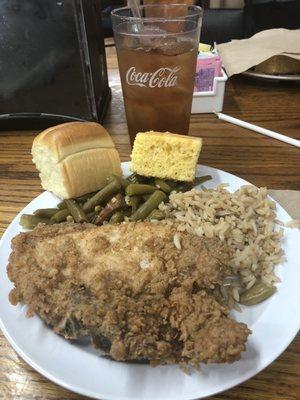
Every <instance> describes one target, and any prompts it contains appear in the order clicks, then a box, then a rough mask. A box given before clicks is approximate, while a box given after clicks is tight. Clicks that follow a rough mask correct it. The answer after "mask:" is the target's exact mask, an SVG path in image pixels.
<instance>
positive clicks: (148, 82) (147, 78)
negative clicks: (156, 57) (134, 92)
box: [126, 67, 180, 88]
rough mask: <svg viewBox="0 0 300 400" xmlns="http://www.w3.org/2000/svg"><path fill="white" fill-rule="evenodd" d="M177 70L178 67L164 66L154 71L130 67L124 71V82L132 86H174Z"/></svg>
mask: <svg viewBox="0 0 300 400" xmlns="http://www.w3.org/2000/svg"><path fill="white" fill-rule="evenodd" d="M179 70H180V67H174V68H166V67H164V68H159V69H158V70H156V71H155V72H137V71H136V68H135V67H131V68H129V69H128V71H127V73H126V82H127V84H128V85H132V86H140V87H149V88H156V87H157V88H162V87H165V88H170V87H174V86H176V83H177V78H178V77H177V73H178V71H179Z"/></svg>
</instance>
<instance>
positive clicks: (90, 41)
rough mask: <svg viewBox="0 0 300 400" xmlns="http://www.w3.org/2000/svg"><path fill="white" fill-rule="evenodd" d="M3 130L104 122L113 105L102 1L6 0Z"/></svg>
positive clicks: (0, 10) (1, 41)
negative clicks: (107, 111) (80, 121)
mask: <svg viewBox="0 0 300 400" xmlns="http://www.w3.org/2000/svg"><path fill="white" fill-rule="evenodd" d="M0 77H1V81H0V129H2V130H3V129H26V128H27V129H28V128H30V129H34V128H40V127H46V126H50V125H54V124H56V123H61V122H67V121H74V120H75V121H76V120H89V121H99V122H101V121H102V119H103V118H104V115H105V113H106V109H107V106H108V104H109V100H110V89H109V86H108V78H107V68H106V58H105V48H104V37H103V32H102V26H101V4H100V1H99V0H89V1H86V0H59V1H57V0H43V1H41V0H0Z"/></svg>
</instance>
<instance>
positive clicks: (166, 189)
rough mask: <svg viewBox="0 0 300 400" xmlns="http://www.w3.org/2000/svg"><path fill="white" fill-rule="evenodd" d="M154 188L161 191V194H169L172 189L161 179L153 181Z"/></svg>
mask: <svg viewBox="0 0 300 400" xmlns="http://www.w3.org/2000/svg"><path fill="white" fill-rule="evenodd" d="M154 183H155V186H156V187H158V189H161V190H162V191H163V192H165V193H167V194H169V193H171V191H172V187H171V186H170V185H169V184H168V183H167V182H166V181H164V180H163V179H155V181H154Z"/></svg>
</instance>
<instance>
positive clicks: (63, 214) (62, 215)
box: [50, 208, 70, 224]
mask: <svg viewBox="0 0 300 400" xmlns="http://www.w3.org/2000/svg"><path fill="white" fill-rule="evenodd" d="M68 215H70V211H69V210H68V209H67V208H65V209H63V210H59V211H57V213H56V214H54V215H53V216H52V217H51V219H50V220H51V221H52V222H54V223H56V224H58V223H60V222H63V221H65V220H66V219H67V216H68Z"/></svg>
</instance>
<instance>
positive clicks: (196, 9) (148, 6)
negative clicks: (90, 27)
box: [111, 3, 203, 22]
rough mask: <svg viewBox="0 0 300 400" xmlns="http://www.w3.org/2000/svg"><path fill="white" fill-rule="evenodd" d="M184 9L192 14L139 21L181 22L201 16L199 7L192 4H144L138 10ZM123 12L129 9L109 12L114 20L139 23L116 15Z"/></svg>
mask: <svg viewBox="0 0 300 400" xmlns="http://www.w3.org/2000/svg"><path fill="white" fill-rule="evenodd" d="M171 6H172V7H173V8H174V7H176V8H179V7H181V8H182V7H185V8H186V9H188V10H192V11H194V12H193V14H189V15H182V16H177V15H176V16H174V17H141V20H142V21H143V22H154V21H160V22H162V21H167V22H169V21H182V20H186V19H189V18H192V17H196V16H198V17H200V16H202V14H203V9H202V8H201V7H200V6H196V5H193V4H182V3H181V4H180V3H174V4H173V3H172V4H145V5H140V6H139V8H140V9H141V10H145V9H159V8H166V9H168V8H170V7H171ZM125 10H131V7H129V6H125V7H119V8H115V9H114V10H112V11H111V16H112V17H114V18H117V19H119V20H122V21H128V22H136V21H139V20H140V18H138V17H133V16H126V15H121V14H118V13H119V12H120V11H125Z"/></svg>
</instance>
